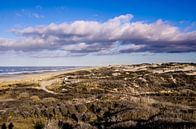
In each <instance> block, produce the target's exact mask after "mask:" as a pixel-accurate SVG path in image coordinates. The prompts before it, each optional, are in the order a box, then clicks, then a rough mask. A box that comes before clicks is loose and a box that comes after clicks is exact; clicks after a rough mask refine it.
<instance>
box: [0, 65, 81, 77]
mask: <svg viewBox="0 0 196 129" xmlns="http://www.w3.org/2000/svg"><path fill="white" fill-rule="evenodd" d="M80 67H81V66H44V67H37V66H36V67H34V66H31V67H29V66H28V67H27V66H25V67H24V66H17V67H15V66H9V67H4V66H3V67H0V76H2V75H15V74H30V73H42V72H52V71H62V70H70V69H76V68H80Z"/></svg>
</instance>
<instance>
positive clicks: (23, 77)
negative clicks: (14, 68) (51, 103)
mask: <svg viewBox="0 0 196 129" xmlns="http://www.w3.org/2000/svg"><path fill="white" fill-rule="evenodd" d="M92 68H95V67H83V68H74V69H68V70H62V71H51V72H42V73H30V74H16V75H6V76H0V84H1V85H2V84H13V83H18V82H21V81H22V82H38V81H42V80H45V79H48V78H51V77H53V76H57V75H60V74H65V73H70V72H75V71H79V70H88V69H92Z"/></svg>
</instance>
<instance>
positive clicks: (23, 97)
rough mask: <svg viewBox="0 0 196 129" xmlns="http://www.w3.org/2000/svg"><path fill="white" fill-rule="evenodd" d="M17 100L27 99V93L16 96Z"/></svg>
mask: <svg viewBox="0 0 196 129" xmlns="http://www.w3.org/2000/svg"><path fill="white" fill-rule="evenodd" d="M17 98H18V99H25V98H29V93H28V92H22V93H21V94H19V95H18V97H17Z"/></svg>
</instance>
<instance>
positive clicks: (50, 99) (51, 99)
mask: <svg viewBox="0 0 196 129" xmlns="http://www.w3.org/2000/svg"><path fill="white" fill-rule="evenodd" d="M55 101H56V99H55V98H53V97H48V98H44V99H42V103H44V104H52V103H54V102H55Z"/></svg>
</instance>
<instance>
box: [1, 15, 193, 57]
mask: <svg viewBox="0 0 196 129" xmlns="http://www.w3.org/2000/svg"><path fill="white" fill-rule="evenodd" d="M132 19H133V15H131V14H127V15H121V16H118V17H114V18H112V19H109V20H107V21H105V22H97V21H82V20H80V21H74V22H71V23H61V24H55V23H51V24H49V25H46V26H35V27H27V28H24V29H13V30H12V32H14V33H16V34H19V35H21V38H20V39H19V40H5V39H2V40H0V46H1V48H0V49H1V50H10V49H13V50H22V51H38V50H39V51H40V50H49V51H50V50H64V51H66V52H68V53H70V54H73V55H74V54H76V53H77V54H79V53H81V54H82V55H83V54H84V53H86V54H90V53H93V54H96V53H97V54H116V53H121V52H123V53H130V52H146V51H148V52H169V53H170V52H193V51H196V31H191V32H185V31H181V30H180V29H179V27H177V26H173V25H170V24H169V23H167V22H164V21H163V20H161V19H159V20H157V21H155V22H152V23H146V22H143V21H136V22H134V21H132Z"/></svg>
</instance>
